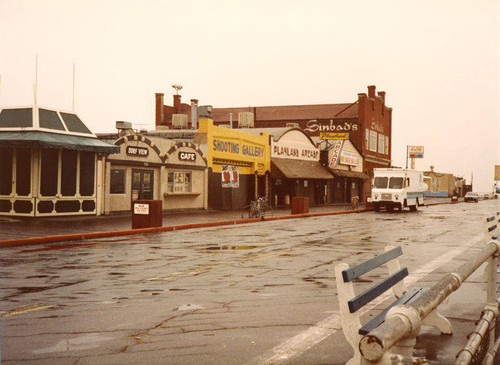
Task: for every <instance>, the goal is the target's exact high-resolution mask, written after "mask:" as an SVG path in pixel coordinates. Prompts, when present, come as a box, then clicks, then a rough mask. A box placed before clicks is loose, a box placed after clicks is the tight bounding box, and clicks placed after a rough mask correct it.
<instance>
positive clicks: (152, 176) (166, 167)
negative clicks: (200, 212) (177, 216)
mask: <svg viewBox="0 0 500 365" xmlns="http://www.w3.org/2000/svg"><path fill="white" fill-rule="evenodd" d="M114 144H115V145H116V146H119V148H120V152H119V153H117V154H113V155H111V156H109V158H108V160H107V164H106V199H105V201H106V213H110V212H119V211H129V210H130V209H131V207H132V201H133V200H161V201H162V209H163V210H185V209H206V208H207V171H206V169H207V159H206V157H205V155H206V154H205V152H204V151H202V150H201V149H200V147H199V146H198V145H195V144H194V143H191V142H185V141H176V140H172V139H167V138H162V137H155V136H143V135H138V134H129V135H126V136H124V137H121V138H119V139H118V140H116V141H115V142H114Z"/></svg>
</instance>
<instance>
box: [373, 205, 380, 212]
mask: <svg viewBox="0 0 500 365" xmlns="http://www.w3.org/2000/svg"><path fill="white" fill-rule="evenodd" d="M373 210H374V211H376V212H378V211H380V204H379V203H373Z"/></svg>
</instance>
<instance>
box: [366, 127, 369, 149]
mask: <svg viewBox="0 0 500 365" xmlns="http://www.w3.org/2000/svg"><path fill="white" fill-rule="evenodd" d="M369 148H370V130H369V129H368V128H366V129H365V149H366V150H367V149H369Z"/></svg>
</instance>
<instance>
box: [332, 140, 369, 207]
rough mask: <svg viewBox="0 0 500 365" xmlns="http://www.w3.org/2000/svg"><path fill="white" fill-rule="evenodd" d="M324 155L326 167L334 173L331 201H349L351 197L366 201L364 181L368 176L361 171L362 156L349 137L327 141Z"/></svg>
mask: <svg viewBox="0 0 500 365" xmlns="http://www.w3.org/2000/svg"><path fill="white" fill-rule="evenodd" d="M325 157H327V161H328V169H329V170H330V172H331V173H332V174H334V175H335V179H334V181H333V185H332V186H331V191H332V195H331V197H330V199H331V200H330V201H329V202H331V203H350V202H351V200H352V198H354V197H357V199H358V201H366V193H365V192H364V189H363V186H364V182H365V181H368V180H370V177H369V176H368V175H366V174H364V173H363V156H361V154H360V153H359V152H358V150H357V149H356V147H355V146H354V145H353V144H352V142H351V141H350V140H349V139H336V140H330V141H328V148H327V149H326V154H325Z"/></svg>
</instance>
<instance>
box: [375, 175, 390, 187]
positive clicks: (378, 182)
mask: <svg viewBox="0 0 500 365" xmlns="http://www.w3.org/2000/svg"><path fill="white" fill-rule="evenodd" d="M387 181H389V178H387V177H376V178H375V181H374V182H373V185H374V186H375V188H377V189H387Z"/></svg>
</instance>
